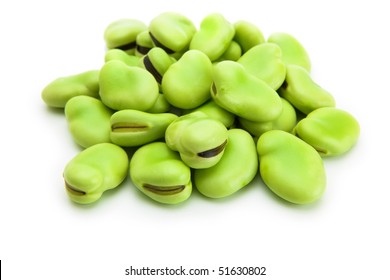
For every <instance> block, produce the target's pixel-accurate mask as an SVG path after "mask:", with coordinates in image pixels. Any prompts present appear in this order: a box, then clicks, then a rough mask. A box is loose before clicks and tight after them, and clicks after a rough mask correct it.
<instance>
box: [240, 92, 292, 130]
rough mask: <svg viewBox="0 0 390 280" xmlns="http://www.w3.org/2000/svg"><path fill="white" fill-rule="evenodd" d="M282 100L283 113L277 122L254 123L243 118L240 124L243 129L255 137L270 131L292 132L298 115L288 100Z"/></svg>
mask: <svg viewBox="0 0 390 280" xmlns="http://www.w3.org/2000/svg"><path fill="white" fill-rule="evenodd" d="M281 100H282V107H283V109H282V113H281V114H280V116H279V117H277V118H276V119H275V120H273V121H270V122H253V121H248V120H246V119H243V118H239V119H238V120H239V123H240V125H241V127H242V128H243V129H245V130H246V131H248V132H249V133H251V134H252V135H253V136H255V137H259V136H260V135H261V134H263V133H264V132H266V131H269V130H273V129H274V130H283V131H286V132H292V130H293V129H294V127H295V125H296V124H297V114H296V112H295V109H294V107H293V106H292V105H291V104H290V102H288V101H287V100H286V99H284V98H281Z"/></svg>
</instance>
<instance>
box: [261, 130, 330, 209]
mask: <svg viewBox="0 0 390 280" xmlns="http://www.w3.org/2000/svg"><path fill="white" fill-rule="evenodd" d="M257 152H258V155H259V161H260V175H261V178H262V179H263V181H264V183H265V184H266V185H267V186H268V188H269V189H270V190H271V191H272V192H274V193H275V194H276V195H278V196H279V197H281V198H283V199H285V200H287V201H289V202H292V203H295V204H309V203H314V202H315V201H317V200H319V199H320V198H321V196H322V195H323V193H324V191H325V186H326V174H325V169H324V165H323V162H322V158H321V157H320V155H319V154H318V153H317V151H316V150H315V149H314V148H313V147H312V146H310V145H309V144H307V143H306V142H304V141H303V140H301V139H299V138H298V137H296V136H294V135H292V134H291V133H288V132H285V131H281V130H271V131H267V132H265V133H264V134H262V135H261V136H260V138H259V140H258V142H257Z"/></svg>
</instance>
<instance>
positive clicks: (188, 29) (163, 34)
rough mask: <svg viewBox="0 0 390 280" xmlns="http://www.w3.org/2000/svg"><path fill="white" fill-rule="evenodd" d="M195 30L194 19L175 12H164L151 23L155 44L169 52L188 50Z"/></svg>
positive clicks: (151, 32)
mask: <svg viewBox="0 0 390 280" xmlns="http://www.w3.org/2000/svg"><path fill="white" fill-rule="evenodd" d="M195 32H196V27H195V25H194V24H193V23H192V21H191V20H190V19H188V18H187V17H186V16H184V15H182V14H179V13H175V12H165V13H162V14H160V15H158V16H156V17H155V18H153V19H152V21H151V22H150V24H149V33H150V36H151V38H152V41H153V44H154V45H155V46H156V47H160V48H162V49H164V50H165V51H166V52H167V53H168V54H172V53H175V52H179V53H180V52H184V51H186V50H187V49H188V46H189V44H190V42H191V39H192V36H193V35H194V33H195Z"/></svg>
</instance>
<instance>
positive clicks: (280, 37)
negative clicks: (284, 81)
mask: <svg viewBox="0 0 390 280" xmlns="http://www.w3.org/2000/svg"><path fill="white" fill-rule="evenodd" d="M267 42H269V43H275V44H277V45H278V46H279V47H280V48H281V50H282V54H283V55H282V60H283V62H284V63H285V64H286V65H289V64H293V65H299V66H301V67H303V68H305V69H306V70H307V71H308V72H310V70H311V62H310V57H309V55H308V53H307V51H306V49H305V48H304V47H303V45H302V44H301V43H300V42H299V41H298V40H297V39H296V38H295V37H294V36H292V35H290V34H288V33H284V32H275V33H272V34H271V35H270V36H269V37H268V40H267Z"/></svg>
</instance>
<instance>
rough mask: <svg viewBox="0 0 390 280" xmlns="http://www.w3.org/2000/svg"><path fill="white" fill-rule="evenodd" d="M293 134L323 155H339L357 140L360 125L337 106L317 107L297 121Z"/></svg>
mask: <svg viewBox="0 0 390 280" xmlns="http://www.w3.org/2000/svg"><path fill="white" fill-rule="evenodd" d="M294 134H295V135H296V136H297V137H299V138H301V139H302V140H303V141H305V142H306V143H308V144H310V145H311V146H313V147H314V149H316V150H317V151H318V153H319V154H320V155H321V156H323V157H325V156H336V155H341V154H344V153H346V152H347V151H349V150H350V149H351V148H352V147H353V146H354V145H355V144H356V142H357V140H358V138H359V134H360V126H359V123H358V122H357V120H356V119H355V118H354V117H353V116H352V115H351V114H350V113H348V112H346V111H344V110H340V109H337V108H331V107H327V108H319V109H316V110H314V111H312V112H311V113H310V114H309V115H307V117H306V118H304V119H302V120H301V121H299V122H298V124H297V125H296V127H295V128H294Z"/></svg>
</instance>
